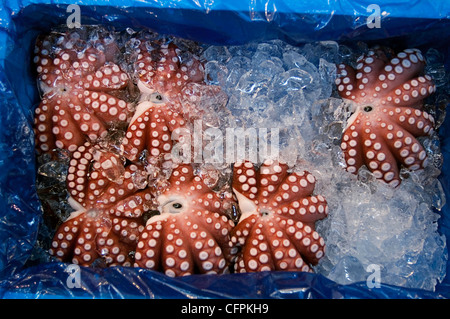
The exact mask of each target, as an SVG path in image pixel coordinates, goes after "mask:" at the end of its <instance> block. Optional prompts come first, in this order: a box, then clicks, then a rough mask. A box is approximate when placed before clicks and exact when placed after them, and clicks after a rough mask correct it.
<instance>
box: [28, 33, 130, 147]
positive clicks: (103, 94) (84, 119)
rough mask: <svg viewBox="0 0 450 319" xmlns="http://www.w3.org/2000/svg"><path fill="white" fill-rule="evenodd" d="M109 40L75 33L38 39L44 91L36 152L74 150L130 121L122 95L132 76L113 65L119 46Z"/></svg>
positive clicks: (37, 118)
mask: <svg viewBox="0 0 450 319" xmlns="http://www.w3.org/2000/svg"><path fill="white" fill-rule="evenodd" d="M94 39H95V38H94ZM109 42H110V41H107V39H102V38H101V37H100V38H97V39H95V40H83V39H82V38H81V37H80V35H79V34H78V33H76V32H68V33H66V34H58V33H51V34H50V35H48V36H45V37H40V38H38V40H37V41H36V46H35V51H34V53H35V57H34V63H35V64H36V65H37V69H36V70H37V74H38V83H39V87H40V89H41V93H42V99H41V103H40V104H39V106H38V107H37V108H36V110H35V120H34V123H35V126H34V128H35V136H36V148H37V150H38V152H39V153H51V152H52V150H53V149H55V148H60V149H67V150H69V151H70V152H73V151H75V150H76V149H77V147H79V146H81V145H83V144H84V142H86V141H91V142H92V141H96V140H97V139H98V138H101V137H105V136H106V135H107V134H108V129H109V128H111V127H112V126H120V125H121V124H124V125H126V123H127V122H128V121H129V119H130V117H131V115H132V109H133V106H132V105H131V104H130V103H128V102H126V101H125V100H123V99H121V98H120V96H121V95H124V94H123V91H124V90H125V89H126V88H127V87H128V84H129V81H130V78H129V76H128V74H127V73H126V72H124V71H123V70H122V69H121V67H119V65H117V64H116V63H114V55H115V52H116V51H118V48H117V47H116V46H114V43H113V42H112V43H109Z"/></svg>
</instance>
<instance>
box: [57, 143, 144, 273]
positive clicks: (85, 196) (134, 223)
mask: <svg viewBox="0 0 450 319" xmlns="http://www.w3.org/2000/svg"><path fill="white" fill-rule="evenodd" d="M144 171H145V170H144V169H143V167H140V166H139V164H129V165H126V166H124V165H123V161H122V160H121V159H120V157H119V156H118V155H117V154H115V153H113V152H112V151H108V150H104V149H102V148H100V147H99V146H98V145H93V144H90V143H89V142H86V143H85V144H83V145H82V146H80V147H78V148H77V150H76V151H75V152H73V154H72V159H71V161H70V165H69V169H68V174H67V190H68V192H69V195H70V198H69V203H70V204H71V206H72V207H73V208H74V209H75V210H76V211H74V212H73V213H71V215H70V216H69V218H68V219H67V220H66V221H64V222H63V223H62V224H61V225H60V227H59V228H58V229H57V231H56V233H55V235H54V237H53V241H52V243H51V248H50V250H49V253H50V254H51V255H53V256H55V257H56V258H58V259H59V260H61V261H63V262H72V263H75V264H79V265H83V266H89V265H92V263H94V262H95V261H98V260H100V261H101V263H103V264H104V265H106V266H114V265H122V266H131V265H132V264H133V256H132V253H133V252H134V249H135V248H136V244H137V241H138V238H139V234H140V232H141V231H142V229H143V227H144V220H143V218H142V217H143V214H144V213H145V212H146V211H148V210H149V207H150V203H151V198H152V195H151V192H150V190H149V188H145V187H142V186H137V185H141V184H140V183H136V182H135V181H136V179H141V178H142V175H144V178H145V173H144ZM144 186H145V184H144Z"/></svg>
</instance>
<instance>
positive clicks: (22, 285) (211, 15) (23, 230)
mask: <svg viewBox="0 0 450 319" xmlns="http://www.w3.org/2000/svg"><path fill="white" fill-rule="evenodd" d="M356 2H358V3H356ZM372 2H373V1H372V0H366V1H352V0H334V1H332V0H325V1H324V0H322V1H314V2H311V1H306V0H265V1H262V0H261V1H258V0H216V1H214V0H209V1H198V0H178V1H176V0H171V1H149V0H144V1H127V2H122V1H119V0H112V1H102V0H99V1H94V0H86V1H70V2H67V1H49V0H45V1H39V0H25V1H20V0H17V1H9V0H6V1H3V2H2V4H1V6H2V7H0V107H1V111H0V127H1V130H0V298H143V297H144V298H449V297H450V269H449V263H448V264H447V276H446V278H445V279H444V281H443V282H442V283H439V284H438V285H437V287H436V290H435V291H433V292H431V291H424V290H418V289H408V288H401V287H396V286H390V285H384V284H382V285H381V287H380V288H372V289H369V288H368V286H367V284H366V282H358V283H354V284H350V285H339V284H337V283H335V282H333V281H331V280H328V279H327V278H325V277H324V276H322V275H319V274H310V273H300V272H263V273H254V274H227V275H220V276H217V275H201V276H200V275H193V276H188V277H182V278H169V277H167V276H165V275H163V274H161V273H157V272H153V271H148V270H143V269H135V268H126V267H125V268H122V267H112V268H107V269H93V268H81V269H80V273H79V275H80V278H81V287H79V288H69V286H68V282H67V280H68V278H69V273H68V271H67V270H68V269H67V264H63V263H44V264H38V265H34V266H27V267H25V265H26V263H27V260H28V259H29V258H30V254H31V251H32V249H33V247H34V245H35V243H36V240H37V236H38V231H39V226H40V223H41V222H42V210H41V206H40V203H39V199H38V196H37V194H36V188H35V171H36V167H35V158H34V137H33V130H32V123H33V110H34V107H35V106H36V105H37V104H38V101H39V96H38V92H37V89H36V83H35V80H34V78H33V76H32V72H31V69H30V67H31V59H30V57H31V56H32V54H31V52H32V48H33V43H34V40H35V38H36V36H37V35H38V34H39V33H41V32H46V31H49V30H50V29H51V28H53V27H54V26H56V25H59V24H65V23H66V19H67V16H68V15H69V14H70V13H67V11H66V10H67V6H68V5H69V4H77V5H79V6H80V9H81V23H82V24H103V25H112V26H114V27H115V28H116V29H117V28H118V29H120V28H122V29H124V28H127V27H131V28H133V29H139V28H144V27H145V28H150V29H153V30H154V31H157V32H160V33H165V34H172V35H175V36H180V37H184V38H189V39H192V40H196V41H200V42H205V43H210V44H222V45H225V44H227V45H232V44H233V45H234V44H243V43H246V42H249V41H261V40H268V39H274V38H279V39H282V40H285V41H288V42H290V43H294V44H295V43H305V42H312V41H325V40H334V41H341V42H344V43H345V42H355V41H365V42H368V43H378V44H387V45H391V46H394V47H403V48H404V47H410V46H413V47H419V48H421V49H426V48H430V47H434V48H436V49H438V50H439V51H440V52H441V53H442V54H443V55H444V56H445V58H446V69H447V70H449V69H450V54H449V53H450V49H449V45H448V43H449V39H450V36H449V33H450V28H449V25H450V20H449V19H450V2H449V1H447V0H436V1H432V0H428V1H418V0H416V1H411V0H401V1H398V0H397V1H388V0H384V1H377V4H378V5H379V6H380V9H381V26H382V27H381V28H368V27H367V24H366V21H367V20H366V19H367V17H368V16H369V15H370V14H371V13H372V11H370V10H369V11H368V10H367V7H368V5H370V4H371V3H372ZM439 134H440V137H441V148H442V152H443V155H444V159H445V161H444V167H443V172H442V175H441V176H440V181H441V183H442V185H443V188H444V191H445V194H446V196H447V197H448V198H450V197H449V195H450V178H449V175H450V120H449V119H448V117H447V119H446V121H445V122H444V123H443V125H442V126H441V128H440V132H439ZM439 213H440V214H441V218H440V219H439V228H438V230H439V232H440V233H441V234H444V235H446V240H447V247H449V246H450V245H449V240H450V208H449V205H448V204H447V205H446V206H444V208H443V210H442V211H441V212H439ZM243 283H245V284H243Z"/></svg>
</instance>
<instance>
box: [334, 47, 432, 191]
mask: <svg viewBox="0 0 450 319" xmlns="http://www.w3.org/2000/svg"><path fill="white" fill-rule="evenodd" d="M385 52H386V51H385V50H383V49H380V48H377V49H374V50H373V51H369V53H367V54H366V55H363V56H361V57H360V58H359V59H358V61H357V66H356V70H355V69H353V68H351V67H349V66H347V65H344V64H342V65H339V66H338V78H337V79H336V85H337V89H338V92H339V95H340V96H341V97H342V98H344V99H346V100H349V101H350V103H351V106H352V108H353V109H354V110H355V112H354V113H353V115H352V116H351V118H350V119H349V121H348V124H347V126H346V127H345V129H344V132H343V135H342V141H341V148H342V150H343V153H344V157H345V161H346V164H347V171H349V172H351V173H355V174H356V173H357V172H358V169H359V168H360V167H361V166H363V165H365V166H366V167H367V168H368V169H369V170H370V171H371V172H372V173H373V174H374V176H375V177H376V178H378V179H380V180H384V181H385V182H387V183H389V184H390V185H392V186H398V185H399V184H400V181H401V180H400V178H399V169H400V168H401V166H403V167H406V168H408V169H411V170H415V169H419V168H423V167H424V163H425V161H426V152H425V151H424V150H423V147H422V145H421V144H420V143H419V142H418V141H417V137H420V136H426V135H430V134H432V133H433V131H434V119H433V117H432V116H431V115H429V114H428V113H427V112H425V111H423V110H422V105H423V100H424V99H425V98H426V97H428V96H429V95H431V94H432V93H434V92H435V90H436V88H435V85H434V83H433V80H432V78H431V77H430V76H429V75H427V74H423V72H424V67H425V60H424V58H423V56H422V54H421V53H420V51H419V50H417V49H407V50H404V51H401V52H399V53H398V54H396V55H393V57H392V58H391V59H388V58H387V56H389V55H390V54H386V53H385ZM371 53H372V54H371ZM351 69H353V70H354V71H353V72H352V71H351ZM355 73H356V75H354V74H355ZM344 82H346V83H345V84H348V85H344Z"/></svg>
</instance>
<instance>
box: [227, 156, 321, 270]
mask: <svg viewBox="0 0 450 319" xmlns="http://www.w3.org/2000/svg"><path fill="white" fill-rule="evenodd" d="M251 178H253V179H255V180H254V181H253V180H250V179H251ZM315 182H316V179H315V178H314V176H313V175H312V174H310V173H309V172H307V171H303V172H291V173H289V172H288V165H287V164H285V163H280V162H277V161H273V160H268V161H265V162H264V163H263V164H262V165H261V166H260V167H259V169H258V170H256V169H255V167H254V165H253V164H252V163H250V162H244V163H237V165H235V166H234V171H233V183H232V186H233V191H234V192H235V195H236V197H237V200H238V204H239V208H240V210H241V214H242V215H241V218H240V220H239V222H238V224H237V226H236V227H235V228H234V229H233V230H232V234H231V241H230V242H231V245H234V246H235V247H237V248H238V249H239V252H238V254H237V257H236V261H235V270H236V271H237V272H253V271H265V270H286V271H288V270H297V271H311V267H310V266H311V265H315V264H317V262H318V261H319V260H320V258H321V257H322V256H323V255H324V246H325V243H324V240H323V239H322V238H321V237H320V236H319V234H318V233H317V232H315V222H316V221H317V220H320V219H323V218H325V217H326V216H327V214H328V206H327V203H326V200H325V198H323V196H320V195H317V196H316V195H313V194H312V193H313V191H314V186H315ZM250 185H252V187H254V188H252V187H250ZM253 185H254V186H253Z"/></svg>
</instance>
